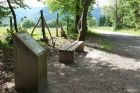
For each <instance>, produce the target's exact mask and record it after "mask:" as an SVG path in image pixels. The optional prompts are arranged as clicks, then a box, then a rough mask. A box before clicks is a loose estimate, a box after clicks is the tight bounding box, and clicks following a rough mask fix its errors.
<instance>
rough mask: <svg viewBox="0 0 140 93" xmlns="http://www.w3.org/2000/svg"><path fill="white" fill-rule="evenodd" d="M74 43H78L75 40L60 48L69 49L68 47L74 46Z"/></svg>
mask: <svg viewBox="0 0 140 93" xmlns="http://www.w3.org/2000/svg"><path fill="white" fill-rule="evenodd" d="M76 43H78V41H75V42H73V43H71V44H68V45H66V46H63V47H62V48H60V50H67V49H69V48H70V47H72V46H74V45H75V44H76Z"/></svg>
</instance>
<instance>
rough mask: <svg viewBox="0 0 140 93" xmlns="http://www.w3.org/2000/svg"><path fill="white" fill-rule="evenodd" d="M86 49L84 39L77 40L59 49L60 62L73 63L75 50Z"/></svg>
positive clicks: (81, 50)
mask: <svg viewBox="0 0 140 93" xmlns="http://www.w3.org/2000/svg"><path fill="white" fill-rule="evenodd" d="M75 51H77V52H83V51H84V41H75V42H73V43H71V44H69V45H66V46H63V47H61V48H60V49H59V62H63V63H72V62H74V52H75Z"/></svg>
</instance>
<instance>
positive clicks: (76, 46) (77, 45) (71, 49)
mask: <svg viewBox="0 0 140 93" xmlns="http://www.w3.org/2000/svg"><path fill="white" fill-rule="evenodd" d="M83 43H84V42H83V41H79V42H77V43H76V44H75V45H73V46H72V47H70V48H68V49H67V51H74V50H76V49H77V48H78V47H79V46H80V45H81V44H83Z"/></svg>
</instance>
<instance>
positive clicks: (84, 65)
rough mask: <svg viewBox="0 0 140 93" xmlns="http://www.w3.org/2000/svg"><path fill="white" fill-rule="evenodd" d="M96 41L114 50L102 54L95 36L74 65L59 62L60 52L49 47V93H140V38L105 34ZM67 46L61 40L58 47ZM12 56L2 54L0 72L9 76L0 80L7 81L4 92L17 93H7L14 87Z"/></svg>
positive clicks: (6, 52)
mask: <svg viewBox="0 0 140 93" xmlns="http://www.w3.org/2000/svg"><path fill="white" fill-rule="evenodd" d="M96 39H105V40H108V41H109V42H111V43H112V45H113V48H112V50H111V51H103V50H102V49H101V48H100V47H99V48H96V49H95V43H94V42H95V37H94V36H93V37H92V38H88V40H87V41H86V42H85V52H84V53H75V58H74V59H75V62H74V63H72V64H69V65H65V64H63V63H60V62H59V61H58V49H52V48H48V47H46V49H47V50H48V63H47V68H48V93H140V37H139V36H128V35H123V34H116V33H113V34H108V33H102V36H101V37H96ZM64 43H65V42H64V41H62V42H59V43H58V45H64ZM9 51H10V52H9ZM6 54H8V55H6ZM10 55H11V56H10ZM12 55H13V50H12V49H9V50H6V51H5V50H1V52H0V57H1V58H0V66H1V67H0V68H1V69H2V70H1V72H2V73H7V75H6V76H4V77H5V78H6V80H3V79H0V81H2V80H3V82H7V83H6V85H4V86H1V92H2V89H3V93H14V92H15V91H14V90H8V88H10V87H11V86H14V83H11V81H13V79H14V77H13V69H14V66H13V64H14V58H13V56H12ZM9 66H10V68H8V69H6V67H9ZM8 75H9V76H8ZM0 77H1V76H0ZM6 91H9V92H6Z"/></svg>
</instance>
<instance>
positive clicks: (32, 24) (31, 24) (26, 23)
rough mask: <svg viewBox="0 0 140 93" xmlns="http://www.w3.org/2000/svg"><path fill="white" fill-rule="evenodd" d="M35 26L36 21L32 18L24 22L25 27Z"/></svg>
mask: <svg viewBox="0 0 140 93" xmlns="http://www.w3.org/2000/svg"><path fill="white" fill-rule="evenodd" d="M33 26H35V23H34V21H32V20H31V19H28V18H26V19H24V20H23V22H22V27H23V28H31V27H33Z"/></svg>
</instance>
